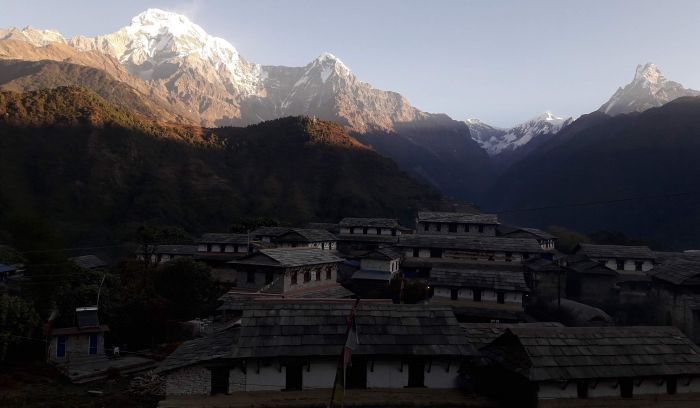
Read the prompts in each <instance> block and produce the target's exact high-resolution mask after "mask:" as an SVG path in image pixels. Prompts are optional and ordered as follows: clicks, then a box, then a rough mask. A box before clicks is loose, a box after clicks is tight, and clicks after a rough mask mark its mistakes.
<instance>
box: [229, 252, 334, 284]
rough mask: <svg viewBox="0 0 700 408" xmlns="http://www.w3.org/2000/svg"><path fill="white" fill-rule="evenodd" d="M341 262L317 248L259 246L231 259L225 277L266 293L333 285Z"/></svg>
mask: <svg viewBox="0 0 700 408" xmlns="http://www.w3.org/2000/svg"><path fill="white" fill-rule="evenodd" d="M341 262H343V259H342V258H338V257H337V256H335V255H333V254H332V253H330V252H329V251H324V250H321V249H318V248H273V249H261V250H259V251H258V252H256V253H254V254H251V255H249V256H247V257H245V258H241V259H237V260H234V261H230V262H229V263H228V266H229V267H230V268H231V273H230V274H229V275H228V278H227V280H228V281H229V282H233V283H234V285H235V286H236V287H238V288H247V289H254V290H262V291H264V292H268V293H288V292H292V291H299V290H308V289H311V288H320V287H336V286H337V280H338V264H340V263H341Z"/></svg>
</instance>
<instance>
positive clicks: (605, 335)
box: [482, 326, 700, 406]
mask: <svg viewBox="0 0 700 408" xmlns="http://www.w3.org/2000/svg"><path fill="white" fill-rule="evenodd" d="M482 352H483V353H484V354H485V355H486V356H488V357H489V358H490V359H491V361H493V362H494V365H495V367H497V369H496V370H495V378H493V379H491V381H494V382H495V383H494V384H496V385H499V384H505V383H507V384H508V385H509V396H510V397H512V398H513V400H514V401H519V404H520V405H519V406H528V405H527V404H528V401H531V400H536V399H540V400H541V399H551V398H595V397H623V398H634V397H636V396H639V395H644V394H655V395H659V396H661V395H662V394H675V393H689V392H698V391H700V348H698V347H697V346H696V345H695V344H693V343H692V342H691V341H690V340H689V339H688V338H687V337H686V336H684V335H683V333H681V332H680V331H679V330H678V329H676V328H675V327H658V326H657V327H641V326H637V327H586V328H581V327H536V328H530V327H527V328H525V327H511V328H509V329H507V330H506V331H505V333H504V334H503V335H501V336H500V337H499V338H497V339H496V340H494V341H492V342H491V344H489V345H487V346H486V347H484V348H483V349H482ZM661 398H662V397H661Z"/></svg>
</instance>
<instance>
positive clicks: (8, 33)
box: [0, 26, 66, 47]
mask: <svg viewBox="0 0 700 408" xmlns="http://www.w3.org/2000/svg"><path fill="white" fill-rule="evenodd" d="M0 40H19V41H25V42H28V43H30V44H32V45H34V46H37V47H43V46H46V45H49V44H51V43H65V42H66V39H65V38H64V37H63V35H61V33H59V32H58V31H55V30H38V29H36V28H33V27H30V26H27V27H24V28H23V29H21V30H20V29H17V28H10V29H0Z"/></svg>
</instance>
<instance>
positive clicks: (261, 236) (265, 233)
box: [250, 227, 290, 243]
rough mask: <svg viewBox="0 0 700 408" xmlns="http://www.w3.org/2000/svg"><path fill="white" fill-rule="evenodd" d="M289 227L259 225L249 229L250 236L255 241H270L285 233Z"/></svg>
mask: <svg viewBox="0 0 700 408" xmlns="http://www.w3.org/2000/svg"><path fill="white" fill-rule="evenodd" d="M289 230H290V228H286V227H259V228H258V229H256V230H253V231H251V233H250V236H251V237H253V239H255V240H257V241H262V242H267V243H271V242H273V240H274V239H275V238H277V237H279V236H280V235H282V234H286V233H287V232H288V231H289Z"/></svg>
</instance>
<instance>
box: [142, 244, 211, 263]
mask: <svg viewBox="0 0 700 408" xmlns="http://www.w3.org/2000/svg"><path fill="white" fill-rule="evenodd" d="M197 248H198V247H197V245H153V246H149V248H148V249H147V251H148V253H150V260H151V263H152V264H156V265H157V264H161V263H165V262H170V261H173V260H175V259H180V258H193V257H194V256H195V254H197ZM144 256H145V255H144V253H143V248H142V249H141V250H140V251H139V253H138V254H137V255H136V258H137V259H139V260H143V259H144Z"/></svg>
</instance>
